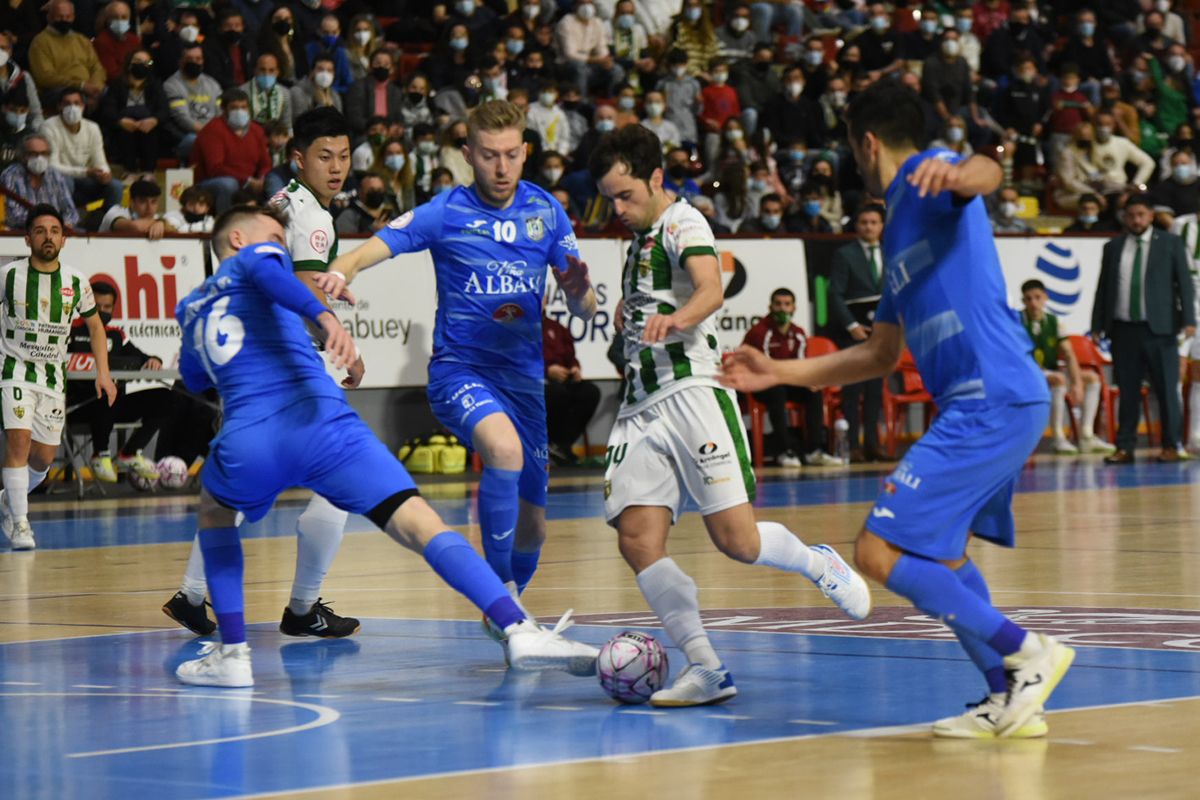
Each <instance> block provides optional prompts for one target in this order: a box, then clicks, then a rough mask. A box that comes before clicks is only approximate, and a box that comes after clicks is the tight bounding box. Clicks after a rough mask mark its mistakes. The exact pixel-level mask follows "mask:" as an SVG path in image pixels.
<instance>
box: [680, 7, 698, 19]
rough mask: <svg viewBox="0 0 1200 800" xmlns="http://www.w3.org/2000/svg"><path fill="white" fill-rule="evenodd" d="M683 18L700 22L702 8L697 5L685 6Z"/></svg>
mask: <svg viewBox="0 0 1200 800" xmlns="http://www.w3.org/2000/svg"><path fill="white" fill-rule="evenodd" d="M683 18H684V19H686V20H687V21H688V22H699V21H700V9H699V8H698V7H695V6H693V7H692V8H685V9H684V10H683Z"/></svg>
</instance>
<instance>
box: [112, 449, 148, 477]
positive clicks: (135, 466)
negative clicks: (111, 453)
mask: <svg viewBox="0 0 1200 800" xmlns="http://www.w3.org/2000/svg"><path fill="white" fill-rule="evenodd" d="M117 468H118V469H119V470H120V471H121V472H136V473H137V474H138V475H140V476H142V477H143V478H153V479H157V478H158V467H156V466H155V465H154V462H153V461H151V460H150V459H148V458H146V457H145V456H144V455H142V451H141V450H138V451H137V452H136V453H134V454H133V455H131V456H127V455H125V454H124V453H118V454H117Z"/></svg>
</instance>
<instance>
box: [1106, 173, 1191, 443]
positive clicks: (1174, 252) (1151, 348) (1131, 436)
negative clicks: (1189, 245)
mask: <svg viewBox="0 0 1200 800" xmlns="http://www.w3.org/2000/svg"><path fill="white" fill-rule="evenodd" d="M1124 218H1125V233H1124V234H1123V235H1121V236H1118V237H1116V238H1115V239H1113V240H1111V241H1110V242H1109V243H1108V244H1106V245H1104V256H1103V258H1102V260H1101V267H1100V281H1099V283H1098V284H1097V286H1096V301H1095V304H1094V305H1093V306H1092V336H1093V337H1097V336H1099V334H1100V333H1101V332H1103V333H1106V334H1108V338H1109V339H1110V340H1111V341H1112V356H1113V373H1114V377H1115V379H1116V383H1117V387H1118V388H1119V389H1120V390H1121V405H1120V409H1119V411H1118V415H1119V419H1118V429H1117V442H1116V444H1117V452H1115V453H1113V454H1112V455H1111V456H1109V457H1108V458H1106V459H1105V461H1107V462H1108V463H1110V464H1132V463H1133V460H1134V457H1133V449H1134V446H1135V444H1136V443H1137V425H1138V406H1139V405H1140V404H1141V390H1142V377H1143V375H1145V374H1146V373H1149V377H1150V386H1151V388H1152V389H1153V390H1154V394H1155V396H1156V397H1157V398H1158V409H1159V419H1160V420H1161V422H1162V452H1161V453H1160V454H1159V456H1158V460H1159V461H1176V460H1178V458H1179V455H1178V452H1177V451H1176V443H1177V442H1178V441H1179V423H1180V413H1179V392H1178V384H1179V357H1178V354H1177V353H1176V342H1175V336H1176V334H1177V333H1178V331H1179V329H1180V327H1183V329H1184V332H1185V333H1186V335H1188V336H1192V335H1194V334H1195V332H1196V311H1195V305H1194V290H1193V288H1192V280H1191V276H1190V274H1189V272H1188V258H1187V253H1185V252H1184V248H1183V240H1182V239H1180V238H1179V237H1178V236H1175V235H1174V234H1171V233H1167V232H1165V231H1160V230H1157V229H1156V228H1154V227H1153V224H1152V223H1153V221H1154V211H1153V208H1152V206H1151V200H1150V198H1149V197H1147V196H1146V195H1137V196H1134V197H1131V198H1130V199H1129V201H1128V202H1127V203H1126V204H1125V212H1124ZM1147 422H1149V420H1147Z"/></svg>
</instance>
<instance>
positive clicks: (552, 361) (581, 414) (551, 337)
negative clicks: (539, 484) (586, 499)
mask: <svg viewBox="0 0 1200 800" xmlns="http://www.w3.org/2000/svg"><path fill="white" fill-rule="evenodd" d="M542 354H543V356H544V357H545V360H546V428H547V429H548V433H549V440H550V460H552V461H553V462H554V463H555V464H558V465H559V466H560V467H561V466H567V465H572V464H575V463H577V462H578V461H579V459H577V458H576V457H575V454H574V453H573V452H571V447H572V445H574V444H575V440H576V439H578V438H579V437H580V436H582V435H583V432H584V431H585V430H587V426H588V422H590V421H591V419H592V415H593V414H595V413H596V407H597V406H598V405H600V389H599V387H597V386H596V384H594V383H592V382H591V381H585V380H584V379H583V372H582V371H581V370H580V368H579V359H577V358H576V357H575V340H574V339H573V338H572V336H571V332H570V331H569V330H567V328H566V327H564V326H563V325H562V324H561V323H559V322H558V321H557V320H555V319H553V318H552V317H550V316H548V315H546V314H545V313H544V312H543V314H542ZM585 455H586V454H585Z"/></svg>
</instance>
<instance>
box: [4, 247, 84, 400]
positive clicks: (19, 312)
mask: <svg viewBox="0 0 1200 800" xmlns="http://www.w3.org/2000/svg"><path fill="white" fill-rule="evenodd" d="M0 287H2V291H3V295H2V296H0V355H3V356H4V363H3V367H0V387H7V386H34V387H39V388H42V389H47V390H51V391H53V392H65V391H66V368H67V364H66V361H67V339H68V338H69V334H70V331H71V318H72V315H75V314H78V315H79V316H81V317H90V316H91V315H92V314H95V313H96V300H95V298H94V297H93V296H92V287H91V284H89V283H88V282H87V279H86V278H84V277H83V275H82V274H81V273H79V272H78V271H76V270H74V269H72V268H71V267H68V266H66V265H63V264H59V267H58V269H57V270H55V271H54V272H38V271H37V270H36V269H34V268H33V266H32V265H31V264H30V263H29V259H28V258H22V259H20V260H18V261H12V262H9V263H8V264H5V265H4V267H3V268H0Z"/></svg>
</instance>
